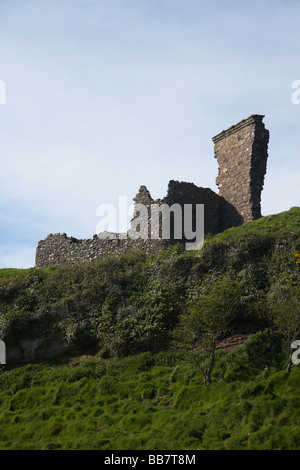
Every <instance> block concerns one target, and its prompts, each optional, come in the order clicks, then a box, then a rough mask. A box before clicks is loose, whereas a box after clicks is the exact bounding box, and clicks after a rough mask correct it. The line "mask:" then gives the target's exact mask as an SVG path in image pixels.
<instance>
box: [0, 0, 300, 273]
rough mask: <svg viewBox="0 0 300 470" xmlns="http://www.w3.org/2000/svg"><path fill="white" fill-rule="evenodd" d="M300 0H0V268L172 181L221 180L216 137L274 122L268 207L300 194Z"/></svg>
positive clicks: (88, 229)
mask: <svg viewBox="0 0 300 470" xmlns="http://www.w3.org/2000/svg"><path fill="white" fill-rule="evenodd" d="M299 21H300V1H299V0H253V1H252V2H248V1H245V0H239V1H237V0H229V1H228V0H210V1H205V2H204V1H201V0H81V1H79V0H59V1H58V0H26V1H24V0H23V1H21V0H0V80H4V81H5V83H6V87H7V102H6V105H0V189H1V198H0V267H29V266H33V265H34V254H35V247H36V245H37V242H38V241H39V240H40V239H42V238H45V237H46V236H47V234H48V233H50V232H52V233H56V232H66V233H67V234H68V235H73V236H75V237H78V238H90V237H91V236H92V235H93V234H94V233H95V231H96V225H97V222H98V219H97V217H96V209H97V206H98V205H99V204H101V203H112V204H117V202H118V197H119V196H124V195H127V196H128V199H129V201H130V200H131V199H132V197H134V196H135V194H136V192H137V190H138V188H139V186H140V185H142V184H145V185H146V186H147V187H148V189H149V190H150V192H151V194H152V196H153V197H154V198H158V197H163V196H164V195H165V193H166V190H167V184H168V181H169V180H170V179H175V180H180V181H189V182H194V183H195V184H197V185H199V186H203V187H210V188H211V189H213V190H215V191H217V187H216V185H215V178H216V176H217V162H216V160H215V159H214V158H213V155H214V151H213V143H212V140H211V139H212V137H213V136H214V135H216V134H218V133H219V132H221V131H222V130H223V129H226V128H227V127H229V126H231V125H233V124H235V123H237V122H238V121H240V120H241V119H244V118H247V117H248V116H249V115H251V114H264V115H265V116H266V117H265V119H264V122H265V125H266V127H267V128H268V129H269V130H270V133H271V138H270V146H269V161H268V173H267V176H266V180H265V188H264V191H263V196H262V212H263V214H264V215H268V214H271V213H277V212H281V211H283V210H287V209H289V208H290V207H292V206H296V205H299V196H300V190H299V187H300V185H299V181H300V169H299V148H300V132H299V125H300V105H295V104H292V101H291V95H292V91H293V90H292V88H291V87H292V83H293V81H295V80H300V46H299V45H300V28H299Z"/></svg>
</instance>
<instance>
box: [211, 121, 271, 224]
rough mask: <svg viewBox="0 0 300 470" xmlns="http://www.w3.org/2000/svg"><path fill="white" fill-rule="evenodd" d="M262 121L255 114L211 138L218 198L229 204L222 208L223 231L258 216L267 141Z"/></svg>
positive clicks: (267, 134)
mask: <svg viewBox="0 0 300 470" xmlns="http://www.w3.org/2000/svg"><path fill="white" fill-rule="evenodd" d="M263 118H264V116H260V115H257V114H255V115H253V116H250V117H249V118H248V119H245V120H243V121H241V122H239V123H238V124H237V125H235V126H232V127H230V128H229V129H227V130H226V131H223V132H221V133H220V134H218V135H217V136H216V137H214V138H213V142H214V144H215V157H216V158H217V160H218V164H219V175H218V177H217V180H216V183H217V185H218V187H219V190H220V191H219V195H220V196H222V197H223V198H224V199H225V201H226V202H227V203H228V204H231V207H230V206H227V208H226V206H225V208H224V212H223V228H224V229H225V228H227V227H232V226H233V225H238V224H239V223H242V222H248V221H252V220H254V219H257V218H259V217H261V205H260V202H261V191H262V188H263V184H264V177H265V174H266V168H267V158H268V142H269V131H268V130H266V128H265V126H264V124H263V122H262V120H263ZM232 207H233V208H235V209H236V211H235V212H234V211H232V210H231V209H232Z"/></svg>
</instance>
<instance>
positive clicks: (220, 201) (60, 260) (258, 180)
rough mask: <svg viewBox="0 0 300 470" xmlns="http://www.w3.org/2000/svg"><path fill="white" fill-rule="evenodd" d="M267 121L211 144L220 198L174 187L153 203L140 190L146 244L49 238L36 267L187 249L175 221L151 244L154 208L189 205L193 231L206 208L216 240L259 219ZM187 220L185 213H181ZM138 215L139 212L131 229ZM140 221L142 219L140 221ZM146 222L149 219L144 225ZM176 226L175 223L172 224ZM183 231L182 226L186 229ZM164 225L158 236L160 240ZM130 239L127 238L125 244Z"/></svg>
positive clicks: (248, 123) (254, 119)
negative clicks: (198, 212) (166, 233)
mask: <svg viewBox="0 0 300 470" xmlns="http://www.w3.org/2000/svg"><path fill="white" fill-rule="evenodd" d="M263 117H264V116H260V115H253V116H250V117H249V118H248V119H245V120H243V121H241V122H239V123H238V124H236V125H235V126H232V127H230V128H229V129H227V130H226V131H223V132H221V133H220V134H218V135H217V136H216V137H214V138H213V142H214V144H215V157H216V158H217V160H218V164H219V175H218V177H217V180H216V182H217V185H218V187H219V194H216V193H215V192H214V191H212V190H211V189H209V188H199V187H197V186H195V185H194V184H193V183H185V182H179V181H173V180H172V181H170V182H169V185H168V191H167V195H166V196H165V197H164V198H163V199H158V200H155V201H154V200H153V199H152V197H151V194H150V192H149V191H148V189H147V188H146V186H141V187H140V189H139V192H138V193H137V195H136V196H135V198H134V199H133V200H134V202H135V205H136V206H135V207H136V208H137V207H138V206H137V205H138V204H142V205H143V206H146V208H147V211H146V215H145V217H146V218H147V224H148V232H147V236H148V239H143V238H139V239H136V240H134V239H132V238H130V236H128V234H129V232H127V234H115V239H103V238H99V237H98V236H97V235H94V237H93V238H92V239H86V240H77V239H76V238H73V237H67V236H66V234H55V235H52V234H50V235H48V237H47V238H46V239H45V240H41V241H40V242H39V243H38V247H37V251H36V267H39V268H44V267H48V266H65V265H69V264H73V263H81V262H92V261H95V260H97V259H101V258H106V257H108V256H119V255H121V254H122V253H128V252H132V251H134V250H142V251H143V252H145V253H147V254H157V253H159V251H161V250H162V249H165V248H166V247H167V246H169V245H170V244H172V243H175V242H178V241H179V242H181V243H185V242H186V241H190V240H186V239H185V237H184V233H182V234H181V236H180V238H176V237H174V231H173V229H174V223H173V224H172V220H173V219H172V218H171V232H170V239H168V240H163V239H153V236H152V235H153V233H152V231H151V222H152V219H151V209H152V206H153V204H158V205H160V206H161V205H162V204H167V205H168V206H172V205H173V204H179V205H180V206H181V207H182V208H183V206H184V204H191V205H192V207H193V229H194V230H195V227H196V220H195V215H196V205H197V204H204V233H205V234H207V233H211V234H216V233H219V232H222V231H223V230H225V229H227V228H229V227H233V226H237V225H241V224H242V223H243V222H246V221H252V220H254V219H257V218H259V217H261V208H260V199H261V191H262V188H263V183H264V177H265V173H266V164H267V157H268V142H269V131H267V130H266V129H265V126H264V124H263V122H262V120H263ZM182 214H183V211H182ZM139 216H140V214H139V213H138V212H136V214H135V216H134V218H133V220H132V226H131V228H133V227H134V226H135V224H137V220H138V217H139ZM140 219H141V218H140ZM144 220H145V219H144ZM173 222H174V221H173ZM182 227H184V224H183V223H182ZM161 234H162V233H161V221H160V236H161ZM126 236H127V238H126Z"/></svg>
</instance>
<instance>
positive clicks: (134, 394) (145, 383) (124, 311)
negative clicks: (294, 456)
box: [0, 208, 300, 450]
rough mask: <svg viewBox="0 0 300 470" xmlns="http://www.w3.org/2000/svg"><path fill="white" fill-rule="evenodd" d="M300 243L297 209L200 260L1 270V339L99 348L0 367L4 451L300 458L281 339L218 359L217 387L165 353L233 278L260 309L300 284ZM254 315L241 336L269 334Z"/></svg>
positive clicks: (176, 255)
mask: <svg viewBox="0 0 300 470" xmlns="http://www.w3.org/2000/svg"><path fill="white" fill-rule="evenodd" d="M299 240H300V208H293V209H291V210H290V211H288V212H285V213H282V214H278V215H274V216H269V217H265V218H262V219H259V220H257V221H254V222H251V223H249V224H244V225H243V226H241V227H237V228H232V229H229V230H227V231H226V232H224V233H222V234H219V235H217V236H215V237H213V238H211V239H208V240H207V242H206V245H205V248H204V250H203V251H201V252H183V251H182V250H181V249H180V248H178V247H175V248H171V249H170V250H168V251H167V252H164V253H162V254H161V255H159V256H157V257H151V256H146V255H144V254H141V253H140V254H135V255H132V256H125V257H121V258H119V259H108V260H103V261H99V262H95V263H91V264H89V265H84V264H83V265H77V266H76V265H75V266H70V267H66V268H48V269H45V270H35V269H29V270H0V337H2V338H3V339H5V340H6V341H8V342H10V341H11V342H13V341H17V340H18V338H23V337H25V336H28V337H36V335H39V334H48V333H49V332H52V333H55V334H57V333H61V334H63V335H64V336H65V337H66V338H67V339H68V340H69V341H70V342H74V343H75V344H80V343H81V342H82V341H83V342H84V341H87V340H89V339H91V338H93V339H95V337H96V338H97V340H98V341H99V349H100V351H99V354H98V355H97V356H95V357H94V358H89V359H88V360H78V361H77V362H76V361H75V362H74V361H71V360H70V361H69V362H65V363H63V362H61V363H54V362H52V363H50V362H49V364H35V365H34V364H32V365H28V366H24V367H19V368H15V369H13V370H9V371H7V370H5V368H2V369H1V371H0V420H1V424H2V426H1V429H0V449H105V450H125V449H129V450H135V449H151V450H197V449H300V426H299V425H300V395H299V385H300V368H299V366H295V367H294V368H293V369H292V372H291V373H290V374H287V373H286V372H284V366H285V362H284V357H283V355H282V349H281V345H280V341H281V340H280V338H279V337H278V336H276V335H271V334H270V333H269V332H268V333H267V332H266V333H263V332H260V333H257V334H255V335H252V336H251V337H250V339H249V340H248V341H247V342H246V343H245V344H244V345H243V346H241V347H240V348H238V349H237V350H235V351H232V352H229V353H225V352H222V351H219V352H218V355H217V361H216V367H215V369H214V371H213V381H212V384H211V385H210V386H209V387H204V386H203V384H202V377H201V375H200V374H199V372H198V371H197V370H196V369H195V368H194V367H193V366H192V365H191V364H189V363H188V362H187V361H186V360H185V359H184V357H182V356H180V355H179V354H178V353H175V352H172V351H171V350H169V348H168V340H169V333H170V331H171V330H172V328H174V325H176V321H177V318H178V316H179V315H182V314H184V313H185V311H186V309H187V308H188V306H189V304H190V302H192V301H193V300H194V299H198V298H201V295H202V292H203V289H205V287H206V286H209V285H211V284H212V283H215V282H218V280H220V279H223V278H224V277H226V276H227V277H229V278H234V279H237V280H238V281H239V282H240V283H241V285H243V286H244V293H245V295H244V302H245V305H250V304H251V302H252V301H253V299H254V300H255V299H256V298H258V299H260V301H261V306H262V308H263V306H264V303H263V299H264V298H265V297H266V296H267V294H268V292H269V291H270V289H272V288H273V289H274V286H275V288H276V285H277V284H276V283H277V282H278V280H284V282H286V280H288V282H293V283H296V284H297V283H298V284H299V280H300V277H299V275H300V269H299V266H298V265H296V263H295V257H294V253H293V250H294V249H295V248H299ZM199 296H200V297H199ZM260 313H261V314H262V312H260ZM247 315H248V316H247ZM247 315H246V314H245V312H241V319H240V320H241V321H240V325H239V326H241V325H242V324H243V323H246V324H248V325H249V324H251V325H252V326H253V325H254V326H255V327H256V329H257V328H260V327H262V325H264V322H263V324H262V325H260V323H259V322H260V316H257V315H256V312H254V311H253V312H252V311H250V313H248V314H247ZM269 326H270V325H269ZM263 327H265V326H263ZM109 354H110V355H111V356H115V357H111V358H107V356H108V355H109ZM117 356H128V357H117Z"/></svg>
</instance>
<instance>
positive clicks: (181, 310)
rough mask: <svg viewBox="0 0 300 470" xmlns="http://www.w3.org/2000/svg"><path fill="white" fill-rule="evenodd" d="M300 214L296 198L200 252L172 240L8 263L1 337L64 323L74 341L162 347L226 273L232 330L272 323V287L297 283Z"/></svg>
mask: <svg viewBox="0 0 300 470" xmlns="http://www.w3.org/2000/svg"><path fill="white" fill-rule="evenodd" d="M299 222H300V209H298V208H294V209H291V211H289V212H287V213H283V214H279V215H277V216H271V217H268V218H265V219H264V218H263V219H260V220H258V221H255V222H253V223H249V224H244V225H243V226H241V227H238V228H234V229H230V230H228V231H226V232H224V233H223V234H220V235H217V236H216V237H212V238H211V239H209V240H208V241H207V243H206V245H205V247H204V249H203V250H202V251H200V252H195V251H192V252H189V251H184V250H183V249H182V247H180V246H175V247H171V248H170V249H169V250H168V251H166V252H163V253H162V254H161V255H159V256H155V257H153V256H146V255H145V254H143V253H135V254H132V255H127V256H122V257H120V258H111V259H107V260H104V261H97V262H94V263H91V264H81V265H74V266H70V267H66V268H47V269H45V270H36V269H30V270H24V271H22V270H21V271H17V272H11V271H10V270H9V272H7V273H5V270H2V271H0V274H1V275H0V337H2V339H4V340H5V341H7V342H12V341H15V340H16V339H18V338H24V337H36V336H40V335H43V334H45V335H48V334H51V333H57V332H62V333H63V335H64V336H65V337H66V338H67V339H68V341H70V342H73V343H75V344H81V343H86V342H89V341H94V340H97V341H98V342H99V348H100V349H101V350H102V352H103V354H104V355H105V354H106V355H107V354H112V355H128V354H133V353H137V352H140V351H148V350H152V351H159V350H162V349H166V348H167V347H168V346H169V344H170V340H171V333H172V330H173V329H174V328H175V327H177V325H178V320H179V318H180V317H182V316H183V315H186V314H187V313H188V312H190V310H191V308H197V307H195V305H196V306H197V305H198V308H199V310H201V308H202V307H201V305H202V306H204V305H206V306H207V305H209V302H210V299H211V296H213V295H216V294H215V293H214V294H213V292H212V288H211V286H214V285H216V286H218V283H220V282H221V283H222V279H225V278H226V279H231V280H234V281H235V282H236V283H237V285H238V286H239V289H240V290H239V294H238V295H237V296H236V297H237V298H236V302H237V304H238V305H237V306H236V307H237V310H238V312H236V313H237V314H236V315H235V318H234V324H233V326H234V328H235V330H239V329H242V328H244V329H245V328H246V329H247V328H250V325H251V330H254V331H255V329H256V330H258V329H261V328H264V327H266V326H272V325H274V324H276V321H274V316H272V315H270V311H269V305H271V304H272V302H271V297H270V296H271V293H272V292H273V291H274V289H275V290H276V289H277V287H276V286H277V285H278V282H279V279H285V281H284V282H285V285H286V288H289V287H288V286H289V285H290V284H293V285H295V284H297V283H298V285H299V284H300V283H299V281H300V269H299V265H296V258H295V255H294V249H296V248H299V240H300V228H299V227H300V224H299ZM221 288H222V287H220V289H221ZM221 295H222V293H221ZM273 298H274V296H273ZM226 302H227V301H226V299H225V300H224V305H225V306H226ZM193 306H194V307H193ZM273 312H274V309H273ZM277 326H278V325H277Z"/></svg>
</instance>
